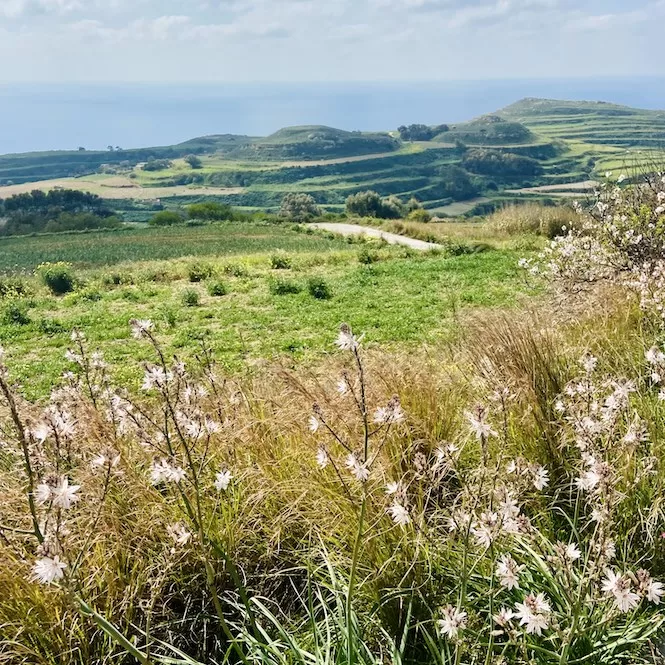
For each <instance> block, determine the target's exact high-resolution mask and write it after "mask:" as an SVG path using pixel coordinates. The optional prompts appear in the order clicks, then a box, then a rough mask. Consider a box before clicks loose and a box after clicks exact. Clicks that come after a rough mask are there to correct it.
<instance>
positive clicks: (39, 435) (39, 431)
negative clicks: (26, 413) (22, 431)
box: [30, 422, 51, 443]
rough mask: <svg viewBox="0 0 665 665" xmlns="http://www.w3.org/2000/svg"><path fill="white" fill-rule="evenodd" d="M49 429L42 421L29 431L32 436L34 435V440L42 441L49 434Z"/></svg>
mask: <svg viewBox="0 0 665 665" xmlns="http://www.w3.org/2000/svg"><path fill="white" fill-rule="evenodd" d="M50 432H51V430H50V428H49V426H48V425H47V424H46V423H44V422H41V423H38V424H37V425H36V426H35V427H34V428H33V429H32V431H31V432H30V433H31V434H32V436H33V437H34V439H35V441H39V443H44V441H46V439H47V438H48V435H49V434H50Z"/></svg>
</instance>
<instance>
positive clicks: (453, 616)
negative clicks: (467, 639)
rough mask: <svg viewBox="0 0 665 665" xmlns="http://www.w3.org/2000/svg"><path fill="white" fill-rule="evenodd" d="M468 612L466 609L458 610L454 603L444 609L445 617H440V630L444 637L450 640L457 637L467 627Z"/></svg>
mask: <svg viewBox="0 0 665 665" xmlns="http://www.w3.org/2000/svg"><path fill="white" fill-rule="evenodd" d="M466 619H467V613H466V612H465V611H464V610H457V609H455V608H454V607H453V606H452V605H448V607H446V608H445V609H444V610H443V619H439V621H438V624H439V630H440V631H441V634H442V635H443V636H444V637H447V638H448V639H450V640H454V639H456V638H457V634H458V633H459V631H460V630H461V629H463V628H466Z"/></svg>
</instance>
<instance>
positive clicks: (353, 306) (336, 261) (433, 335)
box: [0, 222, 530, 396]
mask: <svg viewBox="0 0 665 665" xmlns="http://www.w3.org/2000/svg"><path fill="white" fill-rule="evenodd" d="M451 227H452V228H451ZM296 229H297V230H296ZM307 231H310V232H309V233H308V232H307ZM480 232H481V230H480V229H479V228H478V225H476V227H475V228H474V227H473V225H467V227H466V228H462V227H460V228H457V226H456V225H449V228H448V234H447V235H446V236H445V238H448V239H449V240H450V238H451V233H452V234H453V236H454V237H456V238H457V240H456V241H455V243H453V244H452V245H451V246H450V247H449V248H447V249H444V250H442V251H434V252H426V253H424V254H423V253H420V252H415V251H413V250H410V249H408V248H404V247H392V246H388V245H385V244H382V243H371V242H365V241H364V240H363V239H362V238H360V239H357V240H353V241H352V242H349V241H348V240H345V239H343V238H341V237H339V236H335V235H333V234H324V233H311V229H306V228H305V227H298V226H295V225H290V224H281V225H276V224H260V223H242V222H240V223H238V222H228V223H216V224H212V225H204V226H194V227H167V228H163V229H155V228H149V229H128V230H123V231H120V232H111V233H107V232H94V233H78V234H52V235H44V236H33V237H21V238H18V237H17V238H8V239H6V240H7V243H6V244H4V243H3V248H4V252H6V254H4V257H6V259H5V260H7V261H12V262H13V263H12V264H5V270H8V269H9V270H12V271H14V273H13V274H15V275H16V274H19V275H23V276H22V277H20V279H21V284H22V286H23V287H24V288H25V290H26V294H25V295H24V296H22V297H20V298H15V297H13V296H12V292H11V289H10V291H9V296H8V297H6V298H5V299H4V302H3V303H0V308H1V309H2V312H3V314H0V336H1V337H2V339H3V340H5V344H6V346H7V353H8V354H9V355H10V356H11V357H12V358H13V359H14V363H13V371H14V372H16V373H15V374H14V375H13V376H14V378H16V379H17V380H20V381H21V382H22V383H24V384H25V385H26V389H27V391H28V392H29V394H30V395H31V396H36V395H43V394H46V393H47V392H48V389H49V386H50V385H52V384H53V382H54V381H55V380H56V379H57V377H58V376H59V375H61V374H62V372H63V371H65V370H66V368H67V361H66V359H65V357H64V352H65V350H66V348H67V346H68V344H69V335H70V334H71V331H72V330H74V329H77V328H80V329H82V330H83V329H85V330H86V332H87V335H88V338H89V339H90V341H91V342H93V341H94V343H95V344H96V345H98V346H99V348H100V350H102V351H103V352H104V353H105V354H106V355H107V357H108V358H109V359H113V360H114V364H116V365H117V367H119V368H120V371H121V372H122V371H124V369H123V368H125V369H126V368H128V367H129V366H131V363H128V362H127V361H128V360H129V359H131V358H132V357H133V356H134V354H136V353H137V346H136V345H135V344H133V343H132V342H131V341H130V340H129V339H128V338H129V331H128V328H127V321H129V320H130V319H132V318H138V319H143V318H153V319H155V321H158V322H159V323H160V325H161V330H162V334H163V341H164V343H165V348H166V349H168V351H169V352H170V353H171V352H177V353H178V354H179V355H182V356H183V357H184V358H191V356H192V354H193V353H195V352H196V349H197V340H198V339H200V338H202V337H204V336H206V337H207V339H208V343H209V344H210V345H211V346H212V348H214V350H215V353H216V355H217V357H218V360H219V361H220V362H221V363H222V364H223V365H224V366H225V367H227V368H229V369H233V370H238V369H239V368H241V367H243V366H244V365H246V363H247V362H256V361H257V360H261V359H274V360H278V359H281V360H285V361H286V362H287V363H292V362H294V360H296V359H297V360H299V361H300V360H304V361H308V362H312V361H313V360H314V359H316V358H320V357H321V355H322V354H326V353H327V352H329V351H330V346H329V344H328V343H327V342H326V339H327V338H326V336H327V334H328V332H327V331H329V330H330V329H334V328H335V327H336V326H337V325H339V323H340V322H341V321H343V320H345V319H347V318H352V319H353V321H354V322H355V323H356V324H357V325H360V326H362V327H363V329H365V330H367V331H368V332H370V331H371V333H372V337H373V339H374V341H375V342H376V343H377V344H382V345H384V344H385V345H387V346H388V347H390V346H393V347H394V348H397V347H400V346H402V345H404V348H406V347H416V346H417V345H419V344H423V343H425V344H437V343H439V342H440V341H442V340H444V339H451V338H453V337H454V336H455V335H456V334H457V332H458V330H457V322H456V321H457V318H458V317H459V316H461V315H462V314H463V312H464V311H466V310H467V309H469V308H476V307H497V306H503V305H507V304H509V302H510V301H513V300H514V299H515V296H516V295H517V294H519V293H527V292H529V290H530V287H529V286H528V284H527V283H526V281H525V280H524V278H523V275H521V273H520V271H519V270H518V268H517V260H518V258H519V257H520V254H519V251H518V250H517V249H516V248H515V247H514V246H511V243H510V242H499V241H498V240H497V238H496V236H495V238H494V240H495V241H496V242H497V245H496V246H492V245H489V244H487V243H484V244H480V243H479V244H480V249H481V250H482V251H481V252H480V253H474V252H475V251H476V249H474V247H475V245H474V244H473V243H474V242H476V240H475V239H476V238H479V237H482V234H481V235H479V234H480ZM445 238H444V236H443V235H442V236H440V237H439V238H438V240H444V239H445ZM487 239H489V238H487ZM4 257H3V255H2V254H0V259H1V258H4ZM46 259H50V260H51V261H53V260H54V259H57V260H60V261H68V262H71V264H72V265H73V270H74V273H75V276H76V280H77V286H76V289H75V291H74V292H72V293H69V294H66V295H64V296H54V295H52V294H51V293H50V292H49V291H48V289H47V288H46V287H44V286H43V285H42V284H40V283H39V280H38V279H37V278H36V277H33V276H32V274H31V273H32V271H33V270H34V269H35V268H37V266H38V265H39V264H40V263H42V262H44V261H45V260H46ZM275 266H277V267H275ZM12 279H15V278H12V277H11V276H9V277H8V278H7V284H8V285H9V286H10V287H11V284H12ZM312 280H319V281H322V282H323V283H324V285H325V288H326V289H328V290H329V293H328V294H323V297H320V298H317V297H315V296H313V295H312V294H311V293H310V282H311V281H312ZM187 298H190V299H191V300H192V302H187V301H186V299H187ZM17 312H19V313H20V315H18V314H17Z"/></svg>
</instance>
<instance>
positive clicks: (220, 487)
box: [215, 469, 233, 492]
mask: <svg viewBox="0 0 665 665" xmlns="http://www.w3.org/2000/svg"><path fill="white" fill-rule="evenodd" d="M232 480H233V474H232V473H231V472H230V471H229V470H228V469H224V470H222V471H219V472H218V473H217V475H216V476H215V489H216V490H217V491H218V492H223V491H226V490H227V489H228V488H229V485H230V484H231V481H232Z"/></svg>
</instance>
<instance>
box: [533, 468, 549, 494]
mask: <svg viewBox="0 0 665 665" xmlns="http://www.w3.org/2000/svg"><path fill="white" fill-rule="evenodd" d="M549 483H550V479H549V472H548V470H547V469H546V468H545V467H544V466H539V467H537V468H536V469H535V470H534V478H533V486H534V487H535V488H536V489H537V490H543V489H545V488H546V487H547V486H548V485H549Z"/></svg>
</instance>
